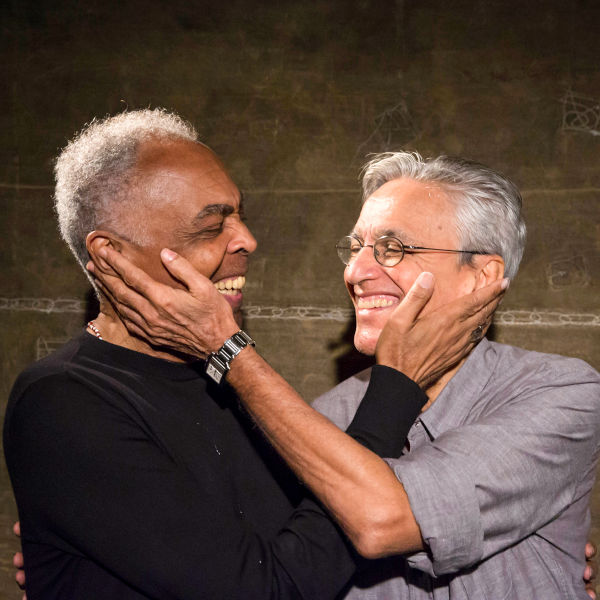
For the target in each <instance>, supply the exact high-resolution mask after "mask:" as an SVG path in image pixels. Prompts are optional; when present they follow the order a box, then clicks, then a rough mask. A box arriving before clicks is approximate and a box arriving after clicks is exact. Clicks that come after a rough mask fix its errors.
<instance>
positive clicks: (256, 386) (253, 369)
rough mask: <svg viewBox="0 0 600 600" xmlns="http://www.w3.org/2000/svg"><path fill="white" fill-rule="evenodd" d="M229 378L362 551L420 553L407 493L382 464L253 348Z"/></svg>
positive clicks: (233, 366)
mask: <svg viewBox="0 0 600 600" xmlns="http://www.w3.org/2000/svg"><path fill="white" fill-rule="evenodd" d="M227 379H228V381H229V383H230V384H231V385H232V386H233V387H234V388H235V390H236V392H237V393H238V395H239V397H240V399H241V401H242V402H243V404H244V405H245V406H246V408H247V410H248V411H249V412H250V414H251V415H252V417H253V418H254V419H255V420H256V422H257V423H258V424H259V425H260V427H261V428H262V429H263V430H264V432H265V434H266V436H267V438H268V439H269V440H270V442H271V443H272V444H273V446H274V447H275V448H276V449H277V451H278V452H279V453H280V454H281V456H282V457H283V458H284V459H285V460H286V462H287V463H288V464H289V465H290V466H291V467H292V469H294V471H295V472H296V473H297V475H298V476H299V477H300V478H301V479H302V480H303V481H304V482H305V483H306V484H307V485H308V486H309V487H310V488H311V489H312V491H313V492H314V493H315V494H316V495H317V497H318V498H319V499H320V500H321V501H322V502H323V504H324V505H325V506H326V507H327V509H328V510H329V511H330V513H331V514H332V515H333V516H334V518H335V519H336V520H337V521H338V523H339V524H340V525H341V527H342V528H343V529H344V531H345V533H346V534H347V535H348V537H349V538H350V540H351V541H352V543H353V544H354V545H355V547H356V548H357V549H358V551H359V552H360V553H361V554H363V555H365V556H368V557H370V558H373V557H376V556H383V555H388V554H396V553H402V552H410V551H414V550H417V549H420V548H421V544H422V542H421V537H420V532H419V528H418V526H417V524H416V522H415V521H414V518H413V516H412V512H411V510H410V506H409V503H408V498H407V496H406V493H405V492H404V489H403V488H402V485H401V484H400V482H399V481H398V480H397V479H396V477H395V475H394V474H393V472H392V471H391V470H390V469H389V467H388V466H387V464H386V463H385V462H384V461H383V460H381V459H380V458H379V457H378V456H377V455H376V454H374V453H373V452H371V451H369V450H367V449H366V448H364V447H363V446H362V445H361V444H359V443H358V442H356V441H355V440H353V439H352V438H351V437H349V436H348V435H346V434H344V433H343V432H342V431H340V430H339V429H338V428H337V427H336V426H335V425H333V424H332V423H331V422H330V421H328V420H327V419H326V418H325V417H323V416H322V415H320V414H319V413H317V412H316V411H314V410H313V409H312V408H311V407H310V406H308V405H307V404H306V403H305V402H304V401H303V400H302V398H300V396H298V394H296V392H295V391H294V390H293V389H292V388H291V387H290V386H289V385H288V384H287V382H285V380H284V379H283V378H281V377H280V376H279V375H278V374H277V373H275V371H273V369H271V368H270V367H269V365H268V364H267V363H266V362H265V361H264V360H263V359H262V358H261V357H260V356H259V355H258V354H257V353H256V352H255V351H254V350H252V349H246V350H244V351H243V352H242V353H241V354H240V355H239V356H238V357H237V358H236V359H235V360H234V361H233V362H232V363H231V371H230V372H229V374H228V376H227Z"/></svg>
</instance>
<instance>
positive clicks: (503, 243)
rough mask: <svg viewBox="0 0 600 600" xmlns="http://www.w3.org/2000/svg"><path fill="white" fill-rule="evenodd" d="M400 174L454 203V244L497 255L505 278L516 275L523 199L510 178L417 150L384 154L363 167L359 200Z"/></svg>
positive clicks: (520, 253)
mask: <svg viewBox="0 0 600 600" xmlns="http://www.w3.org/2000/svg"><path fill="white" fill-rule="evenodd" d="M402 177H406V178H409V179H414V180H416V181H423V182H430V183H434V184H437V185H438V186H439V187H440V188H441V189H442V190H443V191H444V192H445V193H446V194H447V195H448V197H449V198H450V200H451V201H452V202H453V203H454V205H455V207H456V214H455V216H456V228H457V231H458V239H459V244H460V246H461V247H462V248H469V249H473V250H480V251H481V252H482V253H485V254H498V255H499V256H501V257H502V258H503V259H504V263H505V277H510V278H513V277H514V276H515V275H516V274H517V271H518V269H519V263H520V262H521V258H522V257H523V251H524V249H525V239H526V235H527V233H526V232H527V230H526V227H525V222H524V221H523V217H522V215H521V205H522V203H523V200H522V198H521V194H520V192H519V190H518V189H517V186H516V185H515V184H514V183H513V182H512V181H510V180H509V179H508V178H506V177H505V176H504V175H502V174H500V173H498V172H496V171H494V170H492V169H490V168H489V167H486V166H484V165H481V164H479V163H476V162H472V161H469V160H466V159H463V158H455V157H451V156H438V157H437V158H428V159H423V158H422V157H421V155H420V154H418V153H417V152H385V153H383V154H378V155H376V156H375V157H374V158H373V159H372V160H370V161H369V162H368V163H367V164H366V165H365V166H364V167H363V170H362V187H363V201H364V200H366V199H367V198H368V197H369V196H370V195H371V194H372V193H373V192H375V190H377V189H378V188H380V187H381V186H382V185H384V184H385V183H387V182H388V181H391V180H392V179H400V178H402ZM471 259H472V255H471V254H462V255H460V258H459V260H460V261H461V262H462V263H468V262H470V261H471Z"/></svg>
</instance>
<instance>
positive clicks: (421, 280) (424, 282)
mask: <svg viewBox="0 0 600 600" xmlns="http://www.w3.org/2000/svg"><path fill="white" fill-rule="evenodd" d="M417 284H418V285H419V287H422V288H423V289H424V290H428V289H430V288H432V287H433V274H432V273H429V271H423V272H422V273H421V274H420V275H419V276H418V277H417Z"/></svg>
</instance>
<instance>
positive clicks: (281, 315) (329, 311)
mask: <svg viewBox="0 0 600 600" xmlns="http://www.w3.org/2000/svg"><path fill="white" fill-rule="evenodd" d="M244 316H245V317H247V318H248V319H279V320H295V321H341V322H346V321H349V320H351V319H352V317H353V316H354V309H352V308H341V307H338V306H332V307H323V306H287V307H285V308H284V307H282V306H256V305H249V306H245V307H244Z"/></svg>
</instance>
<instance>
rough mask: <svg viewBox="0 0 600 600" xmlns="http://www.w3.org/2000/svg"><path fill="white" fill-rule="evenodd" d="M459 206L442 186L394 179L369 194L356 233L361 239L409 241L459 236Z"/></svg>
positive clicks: (410, 242)
mask: <svg viewBox="0 0 600 600" xmlns="http://www.w3.org/2000/svg"><path fill="white" fill-rule="evenodd" d="M455 212H456V211H455V205H454V203H453V201H452V200H451V199H450V198H449V196H448V194H447V193H446V192H445V191H444V190H443V189H441V188H440V187H439V186H438V185H436V184H432V183H428V182H420V181H414V180H411V179H405V178H403V179H394V180H392V181H388V182H387V183H385V184H384V185H382V186H381V187H380V188H378V189H377V190H376V191H375V192H374V193H373V194H371V196H369V197H368V198H367V199H366V200H365V202H364V204H363V206H362V209H361V212H360V215H359V217H358V220H357V221H356V224H355V226H354V229H353V233H355V234H357V235H358V236H359V237H361V238H365V239H366V238H369V239H377V238H378V237H381V236H384V235H392V236H394V237H398V238H400V239H401V240H402V241H403V242H405V243H408V244H412V243H414V244H417V243H422V242H424V241H426V240H429V239H432V240H435V239H438V238H439V237H440V236H443V237H444V238H450V239H453V238H454V237H455V236H456V223H455Z"/></svg>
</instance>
